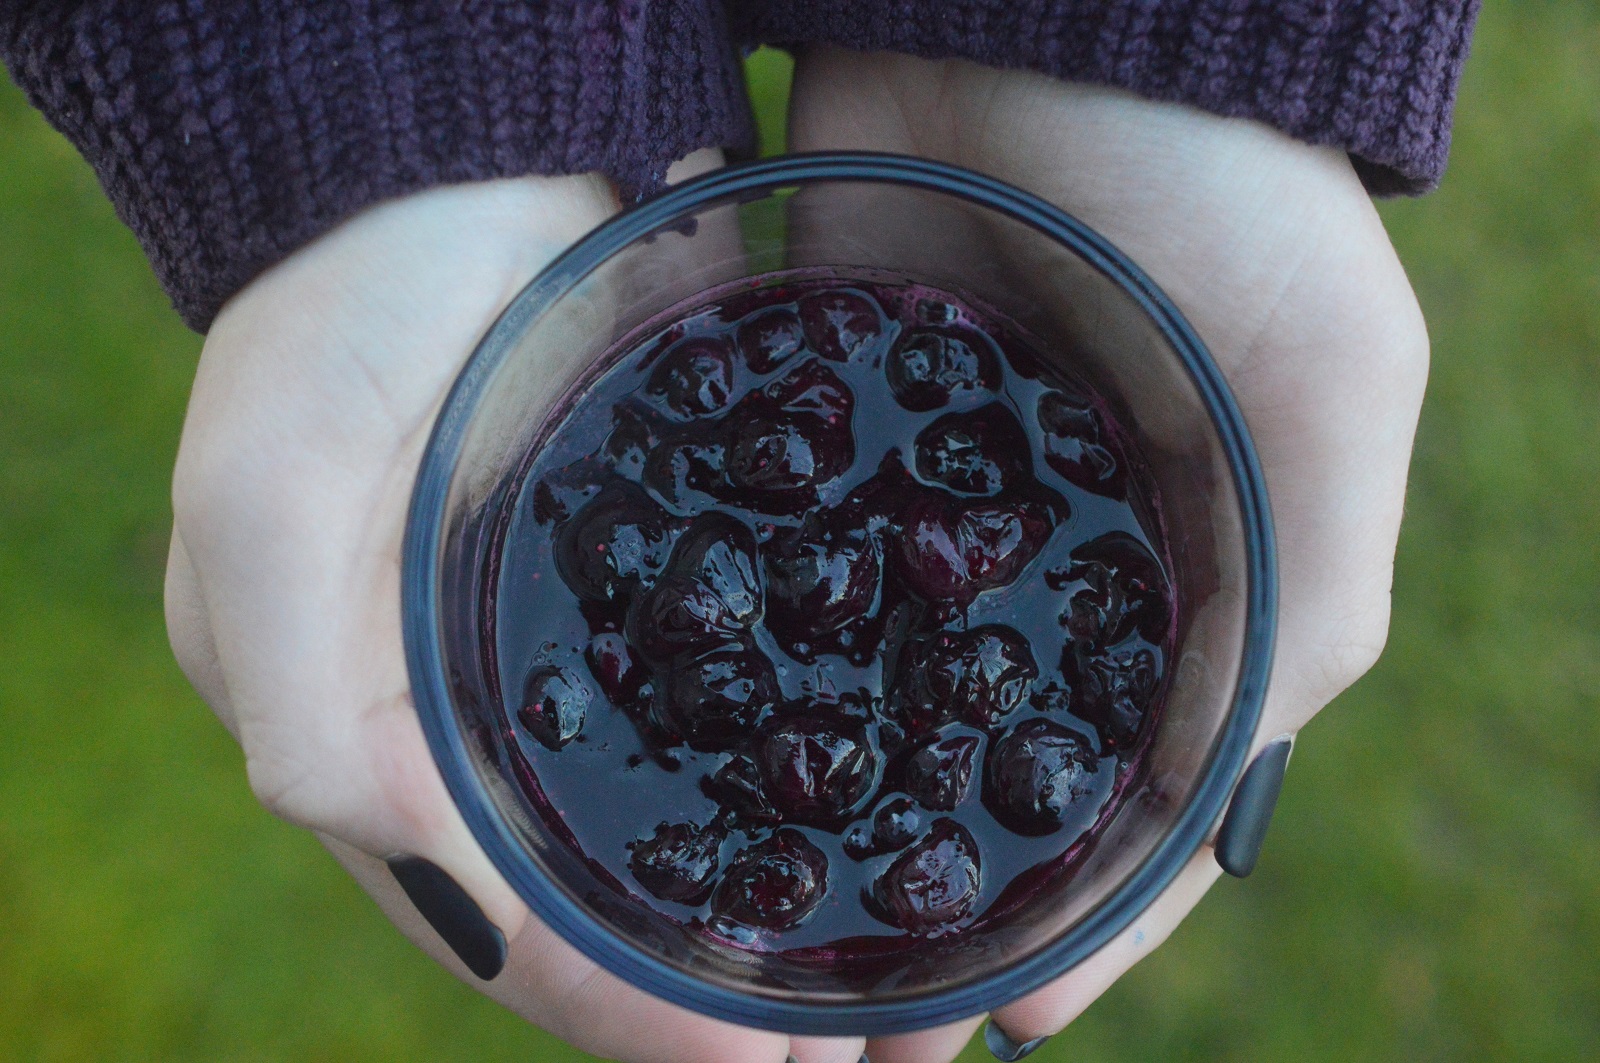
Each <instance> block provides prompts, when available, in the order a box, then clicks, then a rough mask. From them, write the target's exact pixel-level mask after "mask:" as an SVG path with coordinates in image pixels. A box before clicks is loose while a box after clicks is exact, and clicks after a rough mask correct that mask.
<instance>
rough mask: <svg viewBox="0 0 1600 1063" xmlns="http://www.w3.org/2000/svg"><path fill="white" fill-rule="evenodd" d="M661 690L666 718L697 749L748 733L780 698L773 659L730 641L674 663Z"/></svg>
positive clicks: (721, 744)
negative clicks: (770, 659) (778, 697)
mask: <svg viewBox="0 0 1600 1063" xmlns="http://www.w3.org/2000/svg"><path fill="white" fill-rule="evenodd" d="M663 686H664V687H665V690H664V691H662V692H661V694H660V705H661V709H662V714H663V716H664V717H665V720H664V722H665V723H666V724H667V726H668V728H669V729H670V730H672V731H674V732H675V733H677V734H678V735H679V736H680V737H682V738H683V740H684V741H686V742H688V743H689V745H690V746H691V747H692V748H694V749H711V750H715V749H724V748H727V747H728V746H730V745H733V744H734V743H736V742H738V741H739V740H740V739H741V738H743V737H744V736H746V735H748V734H749V733H750V731H751V730H752V729H754V727H755V726H756V724H757V723H759V722H760V721H761V718H762V717H763V716H764V715H766V713H767V712H768V711H769V710H770V709H771V708H772V706H773V704H774V702H775V701H776V700H777V694H778V683H777V677H776V676H775V675H774V673H773V668H772V662H771V661H769V660H768V659H767V658H766V656H765V655H764V654H762V653H761V652H760V651H759V650H756V649H753V648H750V647H747V646H744V645H742V644H740V643H728V644H726V645H723V646H719V647H718V648H716V649H714V650H712V651H710V652H708V653H705V654H703V655H701V656H699V657H694V658H690V659H688V660H683V661H677V662H674V663H673V664H672V665H671V666H670V667H669V668H668V669H667V671H666V673H665V676H664V680H663Z"/></svg>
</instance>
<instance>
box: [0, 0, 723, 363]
mask: <svg viewBox="0 0 1600 1063" xmlns="http://www.w3.org/2000/svg"><path fill="white" fill-rule="evenodd" d="M0 58H3V59H4V60H5V62H6V63H7V65H8V66H9V67H10V69H11V72H12V75H13V77H14V78H15V79H16V81H17V82H18V83H19V84H20V85H21V86H22V88H23V89H24V90H25V91H26V92H27V93H28V95H29V97H30V99H31V100H32V101H33V103H34V105H35V106H37V107H38V108H39V109H40V110H42V111H43V112H44V113H45V115H46V117H47V118H48V119H49V120H50V121H51V122H52V123H53V124H54V125H55V126H56V127H57V128H58V129H60V130H61V131H62V132H63V133H64V134H65V135H66V136H67V138H68V139H69V140H71V141H72V142H73V143H74V144H75V145H76V146H77V148H78V150H79V151H81V152H82V153H83V154H84V156H85V158H87V159H88V161H89V163H90V164H91V165H92V166H93V167H94V169H95V171H96V173H97V174H98V175H99V177H100V181H101V183H102V184H103V185H104V186H105V189H106V192H107V194H108V195H109V196H110V198H111V201H112V203H113V204H115V206H116V208H117V212H118V214H119V215H120V216H121V217H122V219H123V221H124V222H126V223H127V225H128V226H129V227H130V228H131V229H132V230H133V231H134V233H135V235H137V236H138V238H139V240H140V242H141V243H142V244H143V245H144V249H145V252H146V254H147V255H148V256H149V258H150V262H151V265H152V266H153V267H154V269H155V272H156V275H157V277H158V278H159V279H160V281H161V283H162V285H163V286H164V287H165V288H166V289H167V292H168V293H169V294H170V295H171V297H172V301H173V304H174V306H176V307H177V309H178V312H179V313H180V314H181V315H182V316H183V319H184V320H185V321H186V322H187V323H188V324H189V325H190V326H191V327H192V328H194V329H196V330H197V331H202V332H203V331H204V330H205V329H206V328H207V327H208V326H209V325H210V323H211V320H212V318H213V317H214V316H215V315H216V312H217V310H218V309H219V308H220V307H221V306H222V304H223V302H224V301H225V300H226V299H228V298H229V297H230V296H231V295H232V294H233V293H234V292H236V291H237V290H239V289H240V288H242V287H243V286H244V285H245V284H246V283H247V282H249V281H250V280H251V279H252V278H253V277H255V276H256V275H257V274H259V273H260V272H261V271H262V270H264V269H266V268H267V267H269V266H271V265H272V264H273V263H275V262H277V261H278V260H280V259H282V258H283V257H285V256H286V255H288V254H289V253H290V252H292V251H294V250H295V249H296V248H298V247H300V246H301V245H303V244H305V243H307V242H309V241H310V240H312V239H313V238H315V237H316V236H318V235H320V234H321V233H323V232H325V231H326V230H328V229H330V228H332V227H333V226H334V225H336V224H337V223H338V222H340V221H341V220H343V219H345V218H347V217H348V216H350V215H351V214H353V213H355V212H356V211H358V210H360V209H361V208H362V207H365V206H367V205H369V204H371V203H375V202H378V201H380V200H384V199H389V198H393V197H396V196H403V195H406V194H408V193H411V192H416V191H420V190H422V189H425V188H429V187H432V186H435V185H441V184H451V183H458V182H465V181H480V180H487V179H491V178H497V177H516V176H522V175H527V174H563V173H583V172H588V171H596V170H598V171H601V172H603V173H605V174H607V175H609V176H610V177H611V178H613V179H614V180H615V181H616V182H617V184H618V186H619V189H620V190H621V192H622V193H623V195H624V196H625V197H631V196H634V195H637V194H639V193H641V192H645V191H648V190H650V189H652V188H653V187H655V186H656V185H658V184H659V182H660V180H661V178H662V176H663V175H664V173H665V171H666V167H667V165H668V164H670V163H671V162H673V161H674V160H676V159H679V158H681V157H683V156H684V155H687V154H688V153H689V152H691V151H694V150H695V149H697V148H701V147H708V146H724V147H732V148H744V147H747V146H748V145H749V144H750V143H751V141H752V138H753V126H752V122H751V116H750V112H749V104H748V101H747V100H746V97H745V92H744V83H743V77H742V73H741V68H740V65H739V61H738V57H737V55H736V54H735V53H734V51H733V49H732V46H731V45H730V43H729V37H728V32H727V26H726V22H725V18H724V13H723V10H722V4H721V0H630V2H620V3H598V2H595V0H547V2H538V0H486V2H478V3H472V2H468V3H460V2H455V3H452V2H449V0H426V2H424V0H416V2H408V3H404V4H396V3H385V2H383V0H364V2H363V0H352V2H348V3H338V4H334V3H305V2H303V0H301V2H296V0H257V2H254V3H242V2H229V0H188V2H187V3H181V4H179V3H165V4H127V3H120V2H117V0H88V2H84V3H78V4H72V5H60V4H45V3H31V4H30V3H25V2H23V3H6V4H0Z"/></svg>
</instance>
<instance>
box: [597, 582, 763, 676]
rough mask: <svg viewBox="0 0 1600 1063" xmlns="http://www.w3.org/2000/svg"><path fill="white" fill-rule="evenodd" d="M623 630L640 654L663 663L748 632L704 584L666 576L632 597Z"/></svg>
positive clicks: (721, 600) (717, 595)
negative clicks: (745, 631)
mask: <svg viewBox="0 0 1600 1063" xmlns="http://www.w3.org/2000/svg"><path fill="white" fill-rule="evenodd" d="M624 630H625V631H626V632H627V637H628V641H629V642H630V643H632V645H633V647H634V648H635V649H636V650H638V651H639V652H640V653H641V654H643V655H644V656H645V657H647V658H649V659H651V660H653V661H656V662H658V663H665V662H667V661H670V660H671V659H672V658H674V657H681V656H683V655H685V654H695V653H699V652H701V651H702V650H708V649H710V648H712V647H714V646H719V645H723V644H725V643H727V642H729V641H730V640H732V639H736V638H738V636H739V634H740V632H742V631H743V630H744V627H743V625H742V624H740V623H739V621H738V619H737V618H736V617H735V616H734V615H733V612H732V610H730V609H729V608H728V603H727V602H725V601H723V599H722V597H721V596H720V595H719V594H717V592H716V591H714V590H712V589H711V588H710V587H708V586H707V585H706V584H705V583H703V582H701V581H700V580H697V579H694V578H693V577H691V576H680V575H677V574H676V573H668V574H666V575H664V576H662V577H661V578H660V579H658V580H656V582H655V583H654V584H652V585H651V587H650V589H649V590H647V591H645V592H644V593H643V594H641V595H639V596H638V597H636V598H634V600H633V604H632V605H631V606H629V607H628V620H627V626H626V628H625V629H624Z"/></svg>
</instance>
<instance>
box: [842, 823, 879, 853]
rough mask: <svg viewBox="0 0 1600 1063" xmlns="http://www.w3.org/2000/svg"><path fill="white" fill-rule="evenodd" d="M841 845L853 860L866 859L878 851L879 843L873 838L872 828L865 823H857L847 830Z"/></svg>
mask: <svg viewBox="0 0 1600 1063" xmlns="http://www.w3.org/2000/svg"><path fill="white" fill-rule="evenodd" d="M839 847H840V848H841V849H843V850H844V855H846V856H848V857H849V858H850V859H852V860H866V859H868V858H869V857H872V856H875V855H877V852H878V844H877V843H876V842H875V841H873V840H872V828H871V827H870V826H869V825H867V824H865V823H857V824H856V825H855V826H853V827H851V828H850V829H849V830H847V831H845V832H844V840H843V841H841V842H840V843H839Z"/></svg>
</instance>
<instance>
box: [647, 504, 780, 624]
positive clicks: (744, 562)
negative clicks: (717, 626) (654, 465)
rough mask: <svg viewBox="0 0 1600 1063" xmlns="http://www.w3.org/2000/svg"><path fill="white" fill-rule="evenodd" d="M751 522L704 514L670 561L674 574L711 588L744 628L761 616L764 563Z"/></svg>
mask: <svg viewBox="0 0 1600 1063" xmlns="http://www.w3.org/2000/svg"><path fill="white" fill-rule="evenodd" d="M756 550H757V548H756V537H755V533H754V532H752V531H751V530H750V527H749V525H747V524H745V523H744V522H743V521H740V520H736V519H735V518H733V517H730V516H728V515H727V514H725V513H702V514H701V515H700V516H698V517H696V518H695V519H694V522H693V523H692V524H690V525H689V527H688V529H687V530H685V531H684V533H683V537H682V538H680V539H679V540H678V545H677V546H676V547H674V548H673V551H672V556H671V557H670V558H669V559H668V560H667V570H668V571H669V572H671V573H672V574H673V575H682V576H688V577H690V578H692V579H695V580H698V581H699V582H701V583H703V584H705V585H706V586H707V587H709V588H710V589H711V591H712V592H713V593H714V594H716V596H717V597H718V598H720V599H721V600H722V602H723V604H724V605H726V606H727V609H728V613H729V614H730V615H731V616H732V617H733V620H734V622H735V623H736V624H738V625H739V626H740V627H749V626H751V625H752V624H754V623H755V622H756V621H758V620H760V619H761V562H760V560H759V559H758V557H757V556H756Z"/></svg>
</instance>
